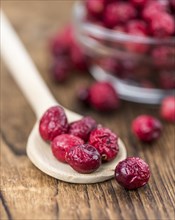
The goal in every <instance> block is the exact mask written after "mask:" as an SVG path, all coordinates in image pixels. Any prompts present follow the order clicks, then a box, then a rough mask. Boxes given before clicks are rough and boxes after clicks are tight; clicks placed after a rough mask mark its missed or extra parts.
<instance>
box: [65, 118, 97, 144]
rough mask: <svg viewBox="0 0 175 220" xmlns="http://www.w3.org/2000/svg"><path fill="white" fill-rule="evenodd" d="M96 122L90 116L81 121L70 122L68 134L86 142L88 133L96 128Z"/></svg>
mask: <svg viewBox="0 0 175 220" xmlns="http://www.w3.org/2000/svg"><path fill="white" fill-rule="evenodd" d="M96 126H97V123H96V121H95V120H94V119H93V118H91V117H90V116H86V117H84V118H82V119H81V120H78V121H75V122H72V123H71V124H70V125H69V131H68V132H69V134H73V135H75V136H77V137H80V138H82V139H83V140H84V141H87V140H88V138H89V135H90V132H91V131H92V130H93V129H94V128H96Z"/></svg>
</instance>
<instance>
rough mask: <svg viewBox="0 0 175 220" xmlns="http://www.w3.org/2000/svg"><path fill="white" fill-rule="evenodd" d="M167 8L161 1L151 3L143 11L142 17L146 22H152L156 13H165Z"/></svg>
mask: <svg viewBox="0 0 175 220" xmlns="http://www.w3.org/2000/svg"><path fill="white" fill-rule="evenodd" d="M165 11H167V8H166V6H165V5H164V4H162V3H161V2H160V1H159V2H158V1H149V2H148V4H146V6H145V7H144V9H143V11H142V16H143V18H144V20H147V21H150V20H151V19H154V16H155V14H156V13H160V12H165Z"/></svg>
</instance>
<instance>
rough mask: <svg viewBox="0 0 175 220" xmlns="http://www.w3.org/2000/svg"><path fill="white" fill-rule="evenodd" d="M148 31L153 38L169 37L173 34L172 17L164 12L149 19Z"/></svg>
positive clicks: (174, 30) (174, 27) (173, 23)
mask: <svg viewBox="0 0 175 220" xmlns="http://www.w3.org/2000/svg"><path fill="white" fill-rule="evenodd" d="M150 30H151V32H152V34H153V36H155V37H167V36H171V35H172V34H173V33H174V32H175V21H174V18H173V16H171V15H170V14H168V13H166V12H161V13H160V12H159V13H156V14H155V15H154V17H153V18H152V19H151V23H150Z"/></svg>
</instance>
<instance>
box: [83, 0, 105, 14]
mask: <svg viewBox="0 0 175 220" xmlns="http://www.w3.org/2000/svg"><path fill="white" fill-rule="evenodd" d="M104 3H105V0H86V8H87V11H88V14H90V15H91V16H94V17H99V16H101V15H102V14H103V11H104V8H105V4H104Z"/></svg>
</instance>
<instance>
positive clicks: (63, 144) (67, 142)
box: [51, 134, 84, 163]
mask: <svg viewBox="0 0 175 220" xmlns="http://www.w3.org/2000/svg"><path fill="white" fill-rule="evenodd" d="M80 144H84V141H83V140H82V139H81V138H79V137H75V136H74V135H71V134H61V135H58V136H57V137H55V138H54V139H53V141H52V143H51V147H52V153H53V155H54V156H55V157H56V158H57V159H58V160H59V161H61V162H63V163H65V162H66V159H65V156H66V154H67V152H68V150H69V149H70V148H71V147H74V146H76V145H80Z"/></svg>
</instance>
